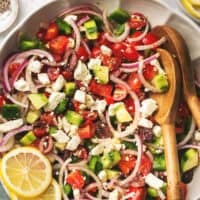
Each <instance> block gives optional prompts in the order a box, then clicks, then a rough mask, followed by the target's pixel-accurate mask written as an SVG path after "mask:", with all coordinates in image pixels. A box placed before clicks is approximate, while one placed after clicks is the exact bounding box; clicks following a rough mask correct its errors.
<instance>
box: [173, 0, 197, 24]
mask: <svg viewBox="0 0 200 200" xmlns="http://www.w3.org/2000/svg"><path fill="white" fill-rule="evenodd" d="M176 2H177V4H178V6H179V8H180V9H181V10H182V11H183V12H184V13H185V14H186V15H187V16H188V17H190V18H191V19H192V20H194V21H195V22H196V23H198V24H200V19H198V18H196V17H194V16H193V15H191V14H190V13H189V12H188V11H187V9H186V8H185V7H184V5H183V4H182V3H181V0H176Z"/></svg>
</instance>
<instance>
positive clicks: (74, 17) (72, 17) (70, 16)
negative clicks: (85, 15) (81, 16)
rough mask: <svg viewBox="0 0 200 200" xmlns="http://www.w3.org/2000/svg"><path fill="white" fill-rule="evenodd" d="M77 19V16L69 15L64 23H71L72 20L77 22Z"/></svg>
mask: <svg viewBox="0 0 200 200" xmlns="http://www.w3.org/2000/svg"><path fill="white" fill-rule="evenodd" d="M77 19H78V16H77V15H67V16H66V17H65V18H64V21H65V22H69V21H70V20H73V21H77Z"/></svg>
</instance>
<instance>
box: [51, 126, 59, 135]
mask: <svg viewBox="0 0 200 200" xmlns="http://www.w3.org/2000/svg"><path fill="white" fill-rule="evenodd" d="M57 131H58V128H57V127H56V126H50V127H49V134H50V135H52V134H54V133H56V132H57Z"/></svg>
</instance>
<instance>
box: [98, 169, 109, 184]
mask: <svg viewBox="0 0 200 200" xmlns="http://www.w3.org/2000/svg"><path fill="white" fill-rule="evenodd" d="M98 177H99V179H100V180H101V181H102V182H106V181H107V174H106V171H105V170H102V171H100V172H99V174H98Z"/></svg>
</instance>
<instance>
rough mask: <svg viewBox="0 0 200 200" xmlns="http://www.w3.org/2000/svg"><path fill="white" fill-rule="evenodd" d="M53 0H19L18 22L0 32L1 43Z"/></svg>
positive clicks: (173, 5) (169, 3)
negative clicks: (27, 18)
mask: <svg viewBox="0 0 200 200" xmlns="http://www.w3.org/2000/svg"><path fill="white" fill-rule="evenodd" d="M51 1H52V0H42V1H41V0H29V1H27V0H19V7H20V10H19V15H18V18H17V20H16V22H15V23H14V24H13V26H12V27H11V28H10V29H8V31H6V32H4V33H1V34H0V45H1V43H2V41H3V39H4V38H5V36H6V35H7V34H8V32H9V31H10V30H12V29H13V28H14V27H15V26H16V25H17V24H18V23H19V22H20V21H21V20H22V19H23V18H24V17H25V16H26V15H27V14H30V13H32V12H34V11H35V10H37V9H38V8H40V7H41V6H43V5H44V4H47V3H48V2H51ZM161 1H164V2H166V3H167V4H168V5H169V6H170V7H172V8H173V9H176V10H177V11H180V10H179V8H178V6H177V4H176V2H175V1H174V0H161Z"/></svg>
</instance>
